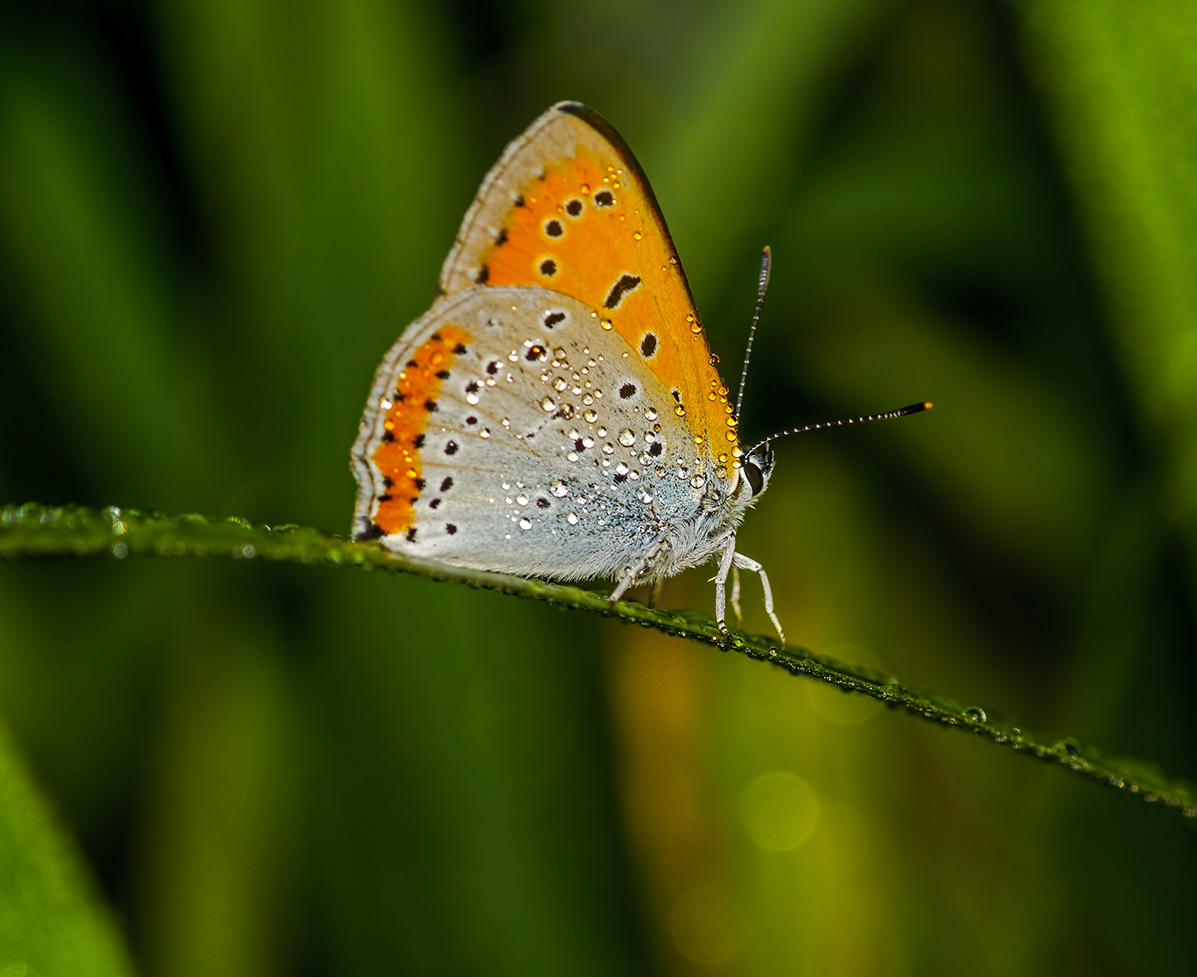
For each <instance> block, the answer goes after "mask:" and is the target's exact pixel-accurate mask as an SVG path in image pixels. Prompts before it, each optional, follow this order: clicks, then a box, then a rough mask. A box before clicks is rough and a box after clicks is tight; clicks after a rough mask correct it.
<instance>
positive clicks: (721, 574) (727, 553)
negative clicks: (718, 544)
mask: <svg viewBox="0 0 1197 977" xmlns="http://www.w3.org/2000/svg"><path fill="white" fill-rule="evenodd" d="M735 559H736V534H735V533H734V532H733V533H728V534H727V539H726V540H725V541H724V543H723V552H722V553H721V554H720V556H719V569H718V571H716V573H715V623H716V624H717V625H719V630H720V631H722V632H723V634H724V636H727V635H728V634H729V633H730V632H729V631H728V630H727V621H726V618H727V575H728V574H729V573H730V572H731V568H732V564H733V563H734V562H735ZM734 596H736V595H735V593H734V591H733V597H734Z"/></svg>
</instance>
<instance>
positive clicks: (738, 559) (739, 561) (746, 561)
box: [716, 553, 786, 648]
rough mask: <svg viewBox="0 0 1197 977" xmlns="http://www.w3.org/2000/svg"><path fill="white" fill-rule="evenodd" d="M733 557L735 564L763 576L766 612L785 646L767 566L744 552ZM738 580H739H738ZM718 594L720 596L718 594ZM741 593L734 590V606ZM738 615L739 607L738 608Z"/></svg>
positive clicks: (784, 637)
mask: <svg viewBox="0 0 1197 977" xmlns="http://www.w3.org/2000/svg"><path fill="white" fill-rule="evenodd" d="M732 559H733V565H734V566H735V567H739V568H740V569H743V570H751V571H752V572H753V573H755V574H756V575H757V576H759V577H760V578H761V589H762V590H763V591H764V592H765V613H767V614H768V615H769V620H770V621H772V622H773V626H774V627H775V628H777V636H778V637H779V638H780V639H781V645H782V647H783V648H784V647H785V643H786V636H785V632H784V631H782V630H781V622H780V621H779V620H777V615H776V614H774V613H773V588H772V587H770V586H769V576H768V574H766V573H765V568H764V567H763V566H761V565H760V564H759V563H757V561H756V560H754V559H752V558H751V557H747V556H745V555H744V554H743V553H736V554H735V556H734V557H733V558H732ZM737 582H738V581H737ZM716 596H718V595H717V594H716ZM737 597H739V594H737V593H736V591H735V589H733V590H732V606H733V607H735V606H736V603H737V600H736V598H737ZM736 612H737V615H738V614H739V608H738V607H737V608H736Z"/></svg>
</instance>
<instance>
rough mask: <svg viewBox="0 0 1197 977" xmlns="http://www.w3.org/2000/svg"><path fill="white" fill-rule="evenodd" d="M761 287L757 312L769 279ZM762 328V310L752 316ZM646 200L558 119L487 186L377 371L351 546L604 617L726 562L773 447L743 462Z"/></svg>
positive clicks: (603, 139)
mask: <svg viewBox="0 0 1197 977" xmlns="http://www.w3.org/2000/svg"><path fill="white" fill-rule="evenodd" d="M767 259H768V250H767V249H766V264H765V266H764V269H765V270H764V271H763V272H762V294H763V286H764V281H765V279H766V277H767V267H768V265H767ZM758 311H759V304H758ZM715 362H716V360H715V357H714V356H713V355H712V353H711V348H710V346H709V345H708V343H707V339H706V335H705V333H704V330H703V326H702V321H701V320H700V319H699V316H698V312H697V310H696V309H695V307H694V300H693V298H692V297H691V295H690V288H689V286H688V285H687V283H686V276H685V274H684V273H683V271H682V266H681V263H680V261H679V260H678V256H677V252H676V250H675V249H674V246H673V241H672V240H671V238H670V236H669V231H668V229H667V228H666V226H665V220H664V218H663V217H662V216H661V210H660V208H659V207H658V206H657V202H656V199H655V198H654V196H653V192H652V189H651V188H650V186H649V183H648V180H647V178H646V177H645V175H644V172H643V170H641V168H640V166H639V164H638V163H637V162H636V159H635V157H634V156H633V155H632V152H631V150H630V149H629V148H628V147H627V145H626V143H624V141H623V139H622V138H621V137H620V136H619V134H618V133H617V132H616V131H615V130H614V129H613V128H612V127H611V126H610V125H609V124H608V123H607V122H605V121H604V120H603V119H602V118H600V117H599V116H598V115H597V114H596V113H595V112H593V111H592V110H591V109H589V108H587V107H586V106H584V105H581V104H579V103H577V102H560V103H558V104H556V105H554V106H552V107H551V108H550V109H549V110H548V111H547V112H545V113H544V114H543V115H541V116H540V117H539V118H538V119H536V121H535V122H533V123H532V124H531V125H530V126H529V127H528V128H527V129H526V130H525V131H524V132H523V134H521V135H520V136H519V137H517V138H516V139H515V140H514V141H513V142H512V143H511V144H510V145H509V146H508V147H507V148H506V150H505V151H504V152H503V154H502V156H501V157H500V159H499V161H498V162H497V163H496V164H495V165H494V167H493V168H492V169H491V170H490V172H489V173H488V174H487V175H486V177H485V179H484V180H483V181H482V186H481V188H480V189H479V191H478V194H477V196H476V197H475V199H474V202H473V204H472V205H471V206H470V208H469V210H468V211H467V212H466V215H465V219H464V220H463V221H462V225H461V229H460V231H459V232H458V234H457V239H456V241H455V243H454V245H453V248H452V250H451V251H450V253H449V256H448V258H447V259H446V261H445V263H444V266H443V268H442V270H441V277H440V288H439V290H438V295H437V298H436V300H435V302H434V303H433V305H432V307H431V308H430V309H429V310H428V312H426V313H425V314H424V315H423V316H421V317H420V318H419V319H417V320H416V321H415V322H413V323H412V324H411V325H410V326H408V328H407V329H406V330H405V331H404V332H403V335H402V336H400V338H399V340H398V341H397V342H396V343H395V344H394V346H392V347H391V349H390V351H389V352H388V353H387V354H386V356H385V357H384V358H383V360H382V363H381V364H380V366H379V367H378V370H377V372H376V373H375V376H374V384H373V387H372V388H371V391H370V396H369V399H368V401H367V403H366V408H365V411H364V413H363V415H362V419H361V427H360V431H359V434H358V437H357V440H356V442H355V444H354V446H353V449H352V452H351V468H352V471H353V473H354V475H355V477H356V479H357V483H358V493H357V504H356V509H355V513H354V521H353V536H354V538H355V539H359V540H370V539H376V540H378V541H379V542H381V544H382V545H383V546H385V547H387V548H389V549H391V550H394V551H395V552H398V553H405V554H410V555H412V556H418V557H425V558H428V559H432V560H436V561H439V562H442V563H446V564H450V565H454V566H459V567H469V568H474V569H481V570H493V571H499V572H505V573H512V574H518V575H522V576H532V577H545V578H550V579H556V580H579V579H590V578H607V579H613V580H614V581H615V582H616V583H615V588H614V590H613V592H612V593H611V600H612V601H614V600H617V599H619V598H620V597H622V596H623V594H624V593H625V592H626V591H627V590H628V588H629V587H631V586H633V585H638V584H642V583H646V584H650V585H653V586H654V593H655V591H656V589H657V588H658V587H659V584H660V581H661V580H662V579H664V578H666V577H669V576H672V575H674V574H676V573H678V572H680V571H681V570H684V569H686V568H688V567H693V566H697V565H700V564H702V563H705V562H707V561H708V560H710V559H712V558H713V557H714V558H717V561H718V569H717V571H716V574H715V578H714V579H715V619H716V622H717V623H718V626H719V628H720V630H721V631H722V632H723V634H724V635H727V634H728V629H727V624H726V620H725V619H726V609H727V589H728V588H727V583H728V578H729V575H732V579H733V587H732V605H733V609H734V610H735V612H736V616H737V619H738V618H739V602H738V596H739V594H738V574H735V571H738V570H748V571H752V572H755V573H756V574H758V575H759V578H760V581H761V585H762V587H763V590H764V602H765V609H766V611H767V612H768V614H769V617H770V619H771V620H772V622H773V624H774V626H775V627H776V628H777V632H778V635H779V637H781V638H782V641H783V643H784V640H785V639H784V636H783V634H782V630H781V625H780V623H779V622H778V620H777V615H776V613H775V611H774V604H773V594H772V589H771V588H770V586H769V578H768V576H767V575H766V574H765V571H764V570H763V569H762V567H761V564H760V563H758V562H757V561H756V560H753V559H751V558H750V557H748V556H746V555H744V554H742V553H740V552H739V551H738V550H737V549H736V529H737V527H738V526H739V524H740V522H741V520H742V519H743V518H744V514H745V513H746V512H747V511H748V509H749V508H750V507H751V506H752V505H753V504H754V503H755V502H756V501H757V500H758V499H759V498H760V497H761V495H762V493H763V492H764V491H765V489H766V488H768V485H769V477H770V475H771V473H772V471H773V454H772V452H771V451H770V450H769V443H768V441H765V442H762V443H761V444H760V445H757V446H756V447H754V448H751V449H749V450H747V451H745V450H744V448H743V447H742V446H741V444H740V439H739V432H738V427H739V412H738V404H737V403H736V402H734V401H733V400H732V399H731V397H730V394H729V391H728V388H727V386H726V384H724V382H723V381H722V379H721V378H720V376H719V373H718V371H717V369H716V367H715Z"/></svg>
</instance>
